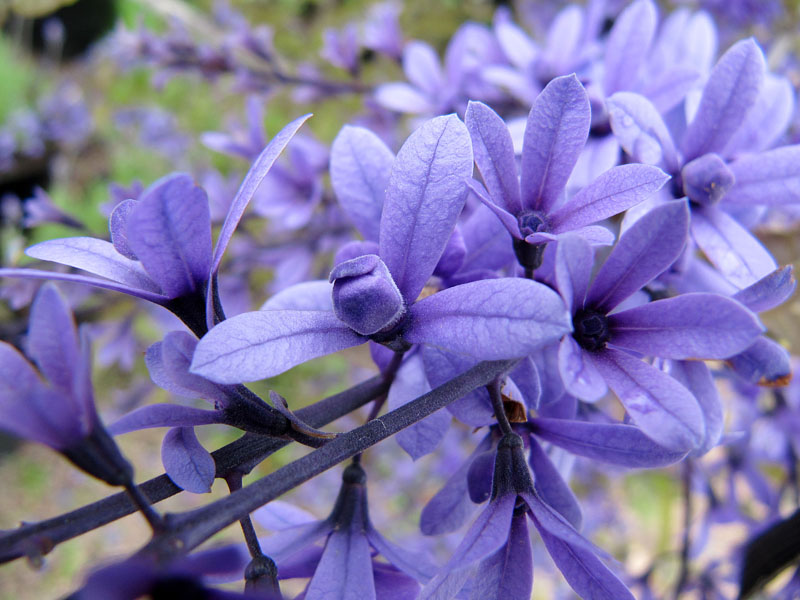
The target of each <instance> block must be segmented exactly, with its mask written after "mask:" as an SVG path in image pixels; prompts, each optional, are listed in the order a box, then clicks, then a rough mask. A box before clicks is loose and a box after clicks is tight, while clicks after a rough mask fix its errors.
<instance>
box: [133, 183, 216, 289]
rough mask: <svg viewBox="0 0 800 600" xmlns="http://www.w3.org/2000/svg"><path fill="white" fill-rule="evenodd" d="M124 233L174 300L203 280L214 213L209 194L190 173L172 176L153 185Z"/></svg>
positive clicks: (136, 252)
mask: <svg viewBox="0 0 800 600" xmlns="http://www.w3.org/2000/svg"><path fill="white" fill-rule="evenodd" d="M126 234H127V242H128V245H129V246H130V249H131V250H132V251H133V253H134V254H135V255H136V256H137V258H138V259H139V261H140V262H141V263H142V266H143V267H144V269H145V271H147V274H148V275H150V278H151V279H152V280H153V281H155V282H156V283H157V284H158V285H159V286H160V287H161V289H162V290H163V291H164V293H165V294H166V295H167V296H169V297H170V298H177V297H178V296H182V295H186V294H189V293H191V292H193V291H196V290H198V289H200V288H201V286H203V285H204V284H205V282H206V278H207V277H208V268H209V265H210V262H211V216H210V213H209V208H208V196H206V193H205V191H204V190H203V189H202V188H201V187H199V186H196V185H195V184H194V181H192V178H191V177H190V176H188V175H172V176H169V177H165V178H164V179H162V180H160V181H158V182H156V184H154V185H153V186H151V188H150V189H149V190H148V191H147V192H145V194H144V196H143V197H142V199H141V200H138V201H137V202H136V206H134V207H133V209H132V210H131V213H130V215H128V219H127V223H126ZM200 291H204V290H202V289H201V290H200Z"/></svg>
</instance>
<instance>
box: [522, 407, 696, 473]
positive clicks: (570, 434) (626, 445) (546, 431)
mask: <svg viewBox="0 0 800 600" xmlns="http://www.w3.org/2000/svg"><path fill="white" fill-rule="evenodd" d="M531 427H532V430H533V432H534V434H536V435H537V436H539V437H540V438H542V439H543V440H545V441H547V442H550V443H551V444H555V445H556V446H559V447H560V448H564V449H565V450H568V451H569V452H571V453H572V454H577V455H578V456H585V457H586V458H590V459H592V460H599V461H603V462H608V463H611V464H615V465H622V466H624V467H636V468H638V467H664V466H666V465H671V464H673V463H675V462H678V461H679V460H680V459H681V458H683V457H684V456H685V455H686V452H685V451H674V450H669V449H668V448H665V447H664V446H661V445H659V444H656V443H655V442H654V441H653V440H651V439H650V438H649V437H647V436H646V435H645V434H644V433H642V431H641V430H640V429H639V428H638V427H634V426H633V425H621V424H612V423H589V422H581V421H572V420H565V419H545V418H535V419H532V420H531Z"/></svg>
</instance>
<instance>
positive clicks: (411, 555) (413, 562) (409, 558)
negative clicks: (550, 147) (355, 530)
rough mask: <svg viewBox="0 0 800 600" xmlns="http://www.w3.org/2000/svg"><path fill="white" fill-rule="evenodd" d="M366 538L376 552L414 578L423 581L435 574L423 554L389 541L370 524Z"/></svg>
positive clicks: (432, 566) (434, 569)
mask: <svg viewBox="0 0 800 600" xmlns="http://www.w3.org/2000/svg"><path fill="white" fill-rule="evenodd" d="M367 539H368V540H369V543H370V544H371V545H372V547H373V548H375V550H377V551H378V554H380V555H381V556H383V557H384V558H385V559H386V560H388V561H389V562H390V563H391V564H392V565H394V566H395V567H397V568H398V569H400V570H401V571H403V572H404V573H407V574H408V575H411V576H412V577H414V578H415V579H417V580H419V581H422V582H425V581H428V580H429V579H432V578H433V576H434V575H435V574H436V568H435V567H434V565H433V564H432V563H430V562H429V561H428V559H427V558H426V557H425V555H424V554H421V553H419V552H411V551H410V550H406V549H405V548H401V547H400V546H398V545H397V544H394V543H392V542H390V541H389V540H387V539H386V538H385V537H383V536H382V535H381V534H380V532H379V531H378V530H377V529H375V528H374V527H372V525H369V526H368V528H367Z"/></svg>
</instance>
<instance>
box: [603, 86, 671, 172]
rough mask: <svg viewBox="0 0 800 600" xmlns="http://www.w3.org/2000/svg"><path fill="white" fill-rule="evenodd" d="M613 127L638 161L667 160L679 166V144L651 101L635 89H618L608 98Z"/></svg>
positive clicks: (656, 163)
mask: <svg viewBox="0 0 800 600" xmlns="http://www.w3.org/2000/svg"><path fill="white" fill-rule="evenodd" d="M606 108H607V110H608V117H609V120H610V123H611V130H612V131H613V132H614V135H615V136H616V137H617V139H618V140H619V143H620V145H621V146H622V147H623V148H624V149H625V152H627V153H628V154H629V155H630V156H631V157H632V158H633V159H634V160H635V161H637V162H642V163H646V164H649V165H658V164H662V163H663V164H664V166H666V168H667V170H669V171H671V172H674V171H677V169H678V157H677V153H676V152H675V144H674V143H673V141H672V136H671V135H670V133H669V130H668V129H667V126H666V124H665V123H664V120H663V119H662V118H661V115H660V114H659V112H658V110H657V109H656V107H655V106H653V105H652V104H651V102H650V101H649V100H648V99H647V98H645V97H644V96H641V95H640V94H634V93H633V92H617V93H616V94H614V95H613V96H611V97H610V98H609V99H608V100H606Z"/></svg>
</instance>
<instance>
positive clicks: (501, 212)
mask: <svg viewBox="0 0 800 600" xmlns="http://www.w3.org/2000/svg"><path fill="white" fill-rule="evenodd" d="M466 184H467V187H468V188H469V189H470V191H471V192H472V193H473V194H475V197H476V198H478V200H480V201H481V202H482V203H483V205H484V206H485V207H486V208H488V209H489V210H491V211H492V212H493V213H494V215H495V216H496V217H497V218H498V219H499V220H500V223H502V224H503V227H505V228H506V231H508V233H509V234H511V237H513V238H515V239H518V240H521V239H522V233H521V232H520V229H519V221H518V220H517V217H515V216H514V215H512V214H511V213H510V212H508V211H507V210H506V209H505V208H503V207H502V206H500V205H499V204H495V203H494V202H493V201H492V199H491V198H489V196H488V194H487V193H486V190H485V189H484V187H483V186H482V185H481V184H480V183H478V182H477V181H475V180H474V179H467V180H466ZM506 243H507V242H506Z"/></svg>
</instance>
